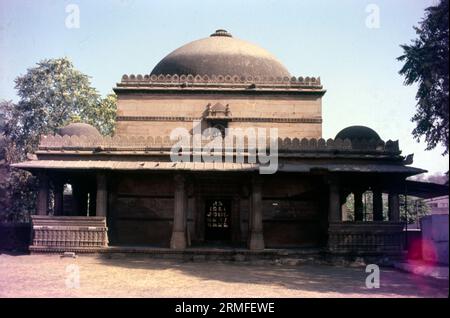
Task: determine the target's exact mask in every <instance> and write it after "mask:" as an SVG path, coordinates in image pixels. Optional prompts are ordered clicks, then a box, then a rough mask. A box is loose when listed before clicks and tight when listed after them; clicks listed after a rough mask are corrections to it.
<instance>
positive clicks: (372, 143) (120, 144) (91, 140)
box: [38, 135, 401, 156]
mask: <svg viewBox="0 0 450 318" xmlns="http://www.w3.org/2000/svg"><path fill="white" fill-rule="evenodd" d="M177 142H178V141H176V140H170V137H169V136H115V137H88V136H81V137H78V136H59V135H53V136H41V140H40V144H39V148H38V149H39V150H40V151H41V150H43V151H54V150H59V151H62V152H64V151H66V150H81V151H92V152H93V153H101V152H108V151H128V152H130V151H131V152H133V151H151V150H158V151H163V150H170V149H171V148H172V146H173V145H174V144H175V143H177ZM210 142H211V140H210V139H204V140H202V147H204V146H205V145H207V144H209V143H210ZM235 142H236V141H235ZM243 142H244V149H243V151H249V150H251V149H250V146H249V144H248V140H247V138H245V137H244V140H243ZM277 143H278V151H279V152H280V153H301V152H302V153H303V152H307V153H323V152H330V153H336V152H342V153H348V154H350V153H353V154H361V155H364V154H377V155H388V156H399V155H400V153H401V152H400V149H399V146H398V141H392V140H388V141H387V142H384V141H382V140H379V141H377V140H353V141H350V140H349V139H345V140H342V139H339V138H337V139H328V140H325V139H322V138H320V139H315V138H312V139H307V138H303V139H298V138H284V139H281V138H278V139H277ZM269 144H270V139H267V140H266V145H269ZM227 146H228V145H226V144H225V145H224V147H223V149H224V150H225V151H235V150H236V149H235V146H236V145H235V144H233V146H232V148H230V149H228V148H227Z"/></svg>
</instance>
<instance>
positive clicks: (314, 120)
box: [116, 116, 322, 124]
mask: <svg viewBox="0 0 450 318" xmlns="http://www.w3.org/2000/svg"><path fill="white" fill-rule="evenodd" d="M202 119H203V117H190V116H117V118H116V120H117V121H184V122H192V121H194V120H202ZM230 120H231V121H234V122H263V123H308V124H321V123H322V118H285V117H284V118H283V117H231V118H230Z"/></svg>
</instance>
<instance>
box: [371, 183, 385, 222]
mask: <svg viewBox="0 0 450 318" xmlns="http://www.w3.org/2000/svg"><path fill="white" fill-rule="evenodd" d="M373 220H374V221H383V194H382V192H381V191H380V190H379V189H374V190H373Z"/></svg>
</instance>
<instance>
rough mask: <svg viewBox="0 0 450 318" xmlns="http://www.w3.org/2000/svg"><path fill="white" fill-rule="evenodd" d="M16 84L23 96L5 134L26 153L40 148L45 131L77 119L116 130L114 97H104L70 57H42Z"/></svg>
mask: <svg viewBox="0 0 450 318" xmlns="http://www.w3.org/2000/svg"><path fill="white" fill-rule="evenodd" d="M15 84H16V85H15V88H16V90H17V94H18V96H19V98H20V99H19V102H18V103H17V104H15V105H14V107H12V109H10V114H9V115H8V116H7V117H8V121H7V123H6V127H5V135H7V136H8V137H9V138H11V140H12V141H13V142H14V143H15V146H16V147H17V148H18V149H19V150H20V151H21V152H22V154H26V153H27V152H32V151H33V150H34V149H35V148H36V146H37V144H38V142H39V136H40V135H41V134H51V133H54V132H55V131H56V129H58V128H60V127H61V126H64V125H67V124H69V123H70V122H73V121H83V122H87V123H90V124H92V125H93V126H95V127H97V128H98V129H99V131H100V132H101V133H103V134H109V133H111V132H112V131H113V127H114V118H115V110H116V107H115V102H114V98H113V97H112V96H108V97H106V98H105V99H101V97H100V95H99V94H98V92H97V91H96V89H94V88H93V87H92V86H91V83H90V80H89V77H88V76H87V75H85V74H83V73H81V72H80V71H78V70H77V69H75V67H74V66H73V64H72V62H71V61H70V60H68V59H67V58H59V59H47V60H43V61H40V62H39V63H37V66H36V67H34V68H30V69H28V70H27V72H26V73H25V74H24V75H21V76H19V77H17V78H16V80H15Z"/></svg>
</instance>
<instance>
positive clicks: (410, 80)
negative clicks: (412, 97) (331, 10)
mask: <svg viewBox="0 0 450 318" xmlns="http://www.w3.org/2000/svg"><path fill="white" fill-rule="evenodd" d="M448 10H449V0H441V2H440V3H439V4H438V5H437V6H432V7H429V8H427V9H426V10H425V18H424V19H423V20H422V21H421V22H420V23H419V26H418V27H414V30H415V31H416V33H417V36H418V37H417V38H416V39H414V40H412V43H411V44H410V45H401V47H402V49H403V51H404V54H403V55H402V56H400V57H398V58H397V59H398V60H399V61H402V62H404V65H403V67H402V69H401V70H400V74H401V75H404V76H405V84H406V85H412V84H414V83H417V84H418V91H417V95H416V99H417V110H416V114H415V115H414V116H413V118H412V121H413V122H415V123H416V128H415V129H414V130H413V132H412V133H413V136H414V137H415V138H416V139H417V140H419V139H420V138H421V137H423V136H425V141H426V143H427V148H426V149H427V150H430V149H434V148H435V147H436V145H437V144H439V143H441V144H442V145H443V146H444V148H445V150H444V153H443V155H446V154H448V135H449V130H448V111H449V110H448V109H449V99H448V98H449V92H448V86H449V73H448V72H449V71H448V70H449V47H448V46H449V21H448Z"/></svg>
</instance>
